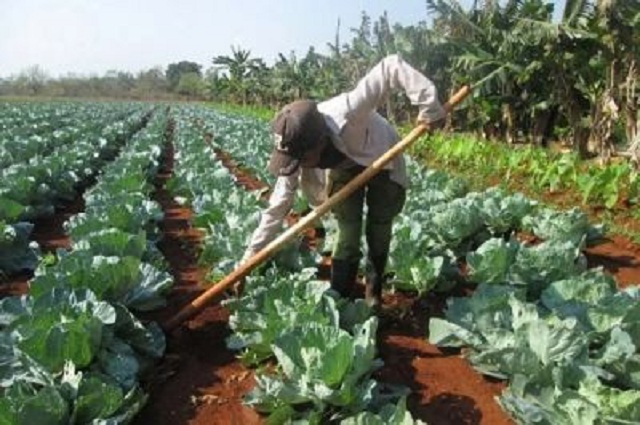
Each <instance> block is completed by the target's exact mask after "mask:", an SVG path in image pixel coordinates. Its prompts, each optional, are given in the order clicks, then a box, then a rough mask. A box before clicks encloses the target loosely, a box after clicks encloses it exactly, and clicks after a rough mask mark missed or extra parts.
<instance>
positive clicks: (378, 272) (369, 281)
mask: <svg viewBox="0 0 640 425" xmlns="http://www.w3.org/2000/svg"><path fill="white" fill-rule="evenodd" d="M386 265H387V257H386V256H382V257H376V258H369V261H368V264H367V278H366V282H365V288H364V300H365V302H366V303H367V305H368V306H369V307H371V308H373V309H375V310H377V309H379V308H380V306H381V304H382V286H383V285H384V281H385V277H384V269H385V267H386Z"/></svg>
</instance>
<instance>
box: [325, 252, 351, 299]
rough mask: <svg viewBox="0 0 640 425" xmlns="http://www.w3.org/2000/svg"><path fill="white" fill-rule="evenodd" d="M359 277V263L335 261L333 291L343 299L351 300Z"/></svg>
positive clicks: (332, 277)
mask: <svg viewBox="0 0 640 425" xmlns="http://www.w3.org/2000/svg"><path fill="white" fill-rule="evenodd" d="M357 275H358V263H354V262H351V261H346V260H336V259H333V261H332V262H331V289H333V290H334V291H336V292H337V293H339V294H340V296H341V297H345V298H349V297H350V296H351V292H352V289H353V285H354V284H355V282H356V276H357Z"/></svg>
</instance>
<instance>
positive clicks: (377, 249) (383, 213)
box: [328, 166, 406, 263]
mask: <svg viewBox="0 0 640 425" xmlns="http://www.w3.org/2000/svg"><path fill="white" fill-rule="evenodd" d="M362 170H364V167H359V166H358V167H351V168H348V169H335V170H331V171H330V172H329V182H328V193H329V196H331V195H333V194H334V193H336V192H337V191H338V190H340V189H341V188H342V187H344V186H345V185H346V184H347V183H349V181H351V180H352V179H353V178H354V177H356V176H357V175H358V174H360V173H361V172H362ZM405 199H406V190H405V188H404V187H402V186H400V185H399V184H398V183H396V182H394V181H393V180H391V178H390V177H389V171H381V172H380V173H378V174H377V175H376V176H374V177H373V178H372V179H371V180H369V181H368V182H367V183H366V184H365V185H364V186H362V187H361V188H360V189H358V190H356V191H355V192H354V193H352V194H351V195H350V196H349V197H348V198H347V199H345V200H344V201H342V203H340V204H339V205H337V206H335V207H334V208H333V214H334V216H335V217H336V220H337V222H338V237H337V238H336V243H335V246H334V247H333V258H334V259H337V260H345V261H348V262H350V263H357V262H359V261H360V258H361V257H362V253H361V251H360V238H361V235H362V222H363V215H364V211H363V209H364V205H365V202H366V205H367V213H366V222H365V237H366V241H367V247H368V250H369V251H368V256H369V258H385V259H386V258H387V257H388V255H389V245H390V243H391V229H392V224H393V218H394V217H395V216H396V215H398V214H399V213H400V211H402V207H403V206H404V202H405Z"/></svg>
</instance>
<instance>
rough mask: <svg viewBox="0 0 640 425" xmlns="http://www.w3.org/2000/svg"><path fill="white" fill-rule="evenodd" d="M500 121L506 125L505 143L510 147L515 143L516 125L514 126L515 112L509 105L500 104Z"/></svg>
mask: <svg viewBox="0 0 640 425" xmlns="http://www.w3.org/2000/svg"><path fill="white" fill-rule="evenodd" d="M502 120H503V121H504V123H505V124H506V134H505V136H506V139H507V143H508V144H510V145H512V144H514V143H515V142H516V125H515V110H514V107H513V105H512V104H511V103H503V104H502Z"/></svg>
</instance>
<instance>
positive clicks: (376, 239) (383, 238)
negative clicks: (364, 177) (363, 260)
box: [365, 172, 406, 307]
mask: <svg viewBox="0 0 640 425" xmlns="http://www.w3.org/2000/svg"><path fill="white" fill-rule="evenodd" d="M366 199H367V221H366V225H365V235H366V239H367V248H368V253H367V273H366V286H365V300H366V301H367V303H368V304H369V305H370V306H373V307H376V306H378V305H380V302H381V296H382V287H383V285H384V280H385V277H384V276H385V268H386V265H387V259H388V257H389V246H390V244H391V236H392V227H393V219H394V217H395V216H396V215H398V214H399V213H400V211H402V207H403V206H404V202H405V199H406V190H405V189H404V188H403V187H402V186H400V185H399V184H397V183H396V182H394V181H393V180H391V179H390V178H389V173H388V172H382V173H380V174H378V175H376V176H375V177H374V178H373V179H372V180H371V181H370V182H369V184H368V185H367V196H366Z"/></svg>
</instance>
